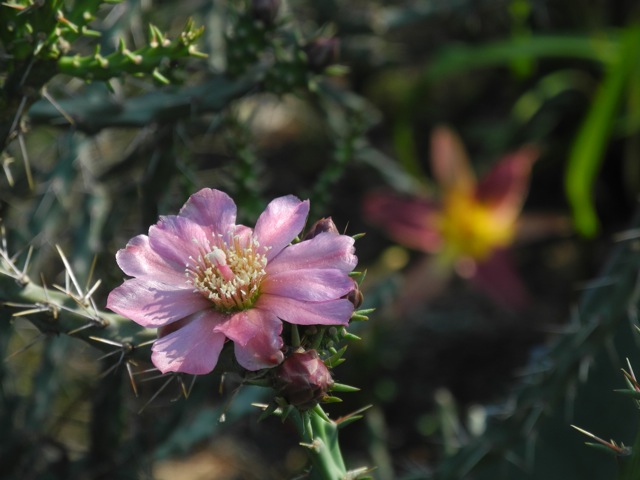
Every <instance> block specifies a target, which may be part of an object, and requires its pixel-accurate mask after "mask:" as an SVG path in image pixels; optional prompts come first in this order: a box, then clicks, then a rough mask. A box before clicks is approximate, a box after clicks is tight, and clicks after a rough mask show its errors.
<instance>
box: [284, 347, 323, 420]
mask: <svg viewBox="0 0 640 480" xmlns="http://www.w3.org/2000/svg"><path fill="white" fill-rule="evenodd" d="M331 387H333V378H331V373H330V372H329V369H328V368H327V366H326V365H325V364H324V362H323V361H322V360H321V359H320V356H319V355H318V352H317V351H316V350H307V351H302V350H299V351H296V352H294V353H293V354H291V355H290V356H289V357H288V358H286V359H285V360H284V362H282V363H281V364H280V366H279V367H277V368H276V370H275V378H274V388H275V389H276V391H277V392H278V394H279V395H281V396H283V397H284V398H285V400H287V402H289V404H290V405H293V406H294V407H297V408H298V409H299V410H309V409H310V408H313V407H315V406H316V405H317V403H318V402H319V401H320V400H321V399H322V398H323V397H325V396H326V395H327V392H328V391H329V390H330V389H331Z"/></svg>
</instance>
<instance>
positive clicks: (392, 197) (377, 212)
mask: <svg viewBox="0 0 640 480" xmlns="http://www.w3.org/2000/svg"><path fill="white" fill-rule="evenodd" d="M439 209H440V206H439V205H438V204H436V203H435V202H434V201H431V200H429V199H425V198H417V197H406V196H400V195H397V194H394V193H374V194H371V195H369V196H367V197H366V198H365V201H364V204H363V213H364V216H365V219H366V220H367V221H369V222H370V223H371V224H373V225H376V226H378V227H380V228H381V229H383V230H384V231H385V233H386V234H387V235H388V236H389V237H390V238H391V239H392V240H394V241H395V242H398V243H399V244H400V245H404V246H405V247H409V248H413V249H415V250H420V251H423V252H429V253H431V252H436V251H438V250H440V247H441V245H442V237H441V236H440V232H439V231H438V218H439Z"/></svg>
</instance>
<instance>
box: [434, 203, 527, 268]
mask: <svg viewBox="0 0 640 480" xmlns="http://www.w3.org/2000/svg"><path fill="white" fill-rule="evenodd" d="M439 229H440V232H441V234H442V236H443V238H444V239H445V242H446V247H447V248H448V249H449V251H450V253H451V254H452V255H453V256H459V255H466V256H470V257H472V258H474V259H476V260H484V259H486V258H487V257H489V256H490V255H491V253H492V252H493V251H494V250H495V249H496V248H502V247H505V246H507V245H509V244H510V243H511V241H512V239H513V234H514V224H513V222H512V221H508V220H505V219H503V218H501V217H500V216H499V215H496V214H495V212H494V211H493V210H492V209H491V207H489V206H486V205H483V204H482V203H480V202H478V201H477V200H475V199H473V198H471V197H467V196H464V195H450V196H449V198H447V200H446V202H445V207H444V211H443V212H442V216H441V218H440V221H439Z"/></svg>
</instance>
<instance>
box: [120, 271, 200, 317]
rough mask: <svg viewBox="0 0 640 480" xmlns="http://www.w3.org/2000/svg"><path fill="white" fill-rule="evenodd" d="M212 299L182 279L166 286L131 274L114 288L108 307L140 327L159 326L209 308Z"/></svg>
mask: <svg viewBox="0 0 640 480" xmlns="http://www.w3.org/2000/svg"><path fill="white" fill-rule="evenodd" d="M211 306H212V305H211V302H210V301H209V300H207V299H206V298H204V297H203V296H202V295H201V294H199V293H195V292H194V291H193V288H192V287H190V286H189V285H187V284H186V283H183V284H181V285H177V286H169V285H166V284H164V283H160V282H156V281H153V280H149V279H144V280H141V279H138V278H131V279H129V280H126V281H125V282H124V283H123V284H122V285H120V286H119V287H117V288H115V289H114V290H112V291H111V293H110V294H109V298H108V299H107V308H109V309H111V310H113V311H114V312H116V313H119V314H120V315H122V316H123V317H127V318H130V319H131V320H133V321H134V322H136V323H139V324H140V325H142V326H143V327H151V328H156V327H161V326H163V325H166V324H168V323H171V322H175V321H176V320H179V319H181V318H184V317H186V316H188V315H191V314H192V313H195V312H198V311H200V310H205V309H209V308H211Z"/></svg>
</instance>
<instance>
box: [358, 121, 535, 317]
mask: <svg viewBox="0 0 640 480" xmlns="http://www.w3.org/2000/svg"><path fill="white" fill-rule="evenodd" d="M537 157H538V150H537V148H535V147H533V146H526V147H523V148H521V149H519V150H517V151H515V152H514V153H511V154H509V155H507V156H505V157H503V158H502V159H500V160H499V161H498V162H497V163H496V164H495V165H494V166H493V168H492V169H491V170H490V171H489V172H488V173H487V174H486V175H485V176H484V177H482V178H481V179H480V180H477V179H476V176H475V174H474V173H473V170H472V169H471V166H470V164H469V160H468V157H467V154H466V152H465V150H464V146H463V145H462V142H461V141H460V139H459V137H458V136H457V135H456V134H455V133H454V132H453V131H452V130H450V129H448V128H446V127H440V128H437V129H436V130H435V131H434V132H433V135H432V138H431V167H432V172H433V175H434V177H435V180H436V182H437V184H438V186H439V187H440V195H439V197H438V198H430V197H421V198H420V197H407V196H401V195H399V194H395V193H386V192H385V193H375V194H372V195H370V196H369V197H368V198H367V199H366V200H365V204H364V214H365V217H366V218H367V219H368V220H369V221H370V222H371V223H373V224H376V225H378V226H380V227H382V228H384V230H385V232H386V233H387V234H388V235H389V236H390V237H391V238H392V239H393V240H394V241H396V242H398V243H399V244H401V245H405V246H407V247H409V248H413V249H416V250H420V251H423V252H427V253H433V254H436V256H437V261H438V262H439V264H440V266H445V267H453V268H454V269H455V270H456V271H457V272H458V274H460V275H461V276H463V277H466V278H474V279H475V280H476V281H477V283H479V284H480V286H481V287H483V289H484V290H485V291H487V293H489V294H491V295H492V296H493V297H494V298H497V299H498V300H500V301H501V303H507V304H511V305H512V306H514V305H518V306H521V305H522V304H524V303H526V297H527V293H526V290H525V289H524V286H523V285H522V284H521V282H520V280H519V278H518V276H517V275H516V274H515V272H514V271H513V269H512V268H511V266H510V264H509V261H508V259H507V258H506V256H505V250H506V249H507V248H508V247H509V246H510V245H511V244H512V243H513V241H514V238H515V237H516V233H517V227H518V217H519V215H520V212H521V210H522V204H523V203H524V199H525V197H526V194H527V190H528V184H529V176H530V173H531V166H532V165H533V163H534V162H535V160H536V159H537Z"/></svg>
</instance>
